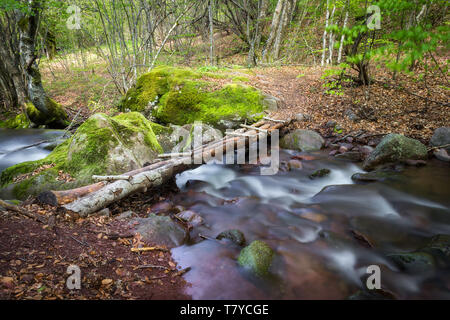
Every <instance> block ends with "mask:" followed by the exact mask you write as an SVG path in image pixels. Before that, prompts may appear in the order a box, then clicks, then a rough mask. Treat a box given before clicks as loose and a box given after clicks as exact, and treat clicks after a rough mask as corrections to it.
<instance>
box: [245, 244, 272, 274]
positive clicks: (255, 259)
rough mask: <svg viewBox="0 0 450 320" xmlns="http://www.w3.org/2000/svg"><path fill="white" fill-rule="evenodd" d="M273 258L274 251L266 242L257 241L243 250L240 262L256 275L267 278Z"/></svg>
mask: <svg viewBox="0 0 450 320" xmlns="http://www.w3.org/2000/svg"><path fill="white" fill-rule="evenodd" d="M273 256H274V252H273V250H272V249H271V248H270V247H269V246H268V245H267V244H266V243H265V242H263V241H260V240H256V241H253V242H252V243H251V244H250V245H249V246H248V247H245V248H244V249H242V250H241V253H240V255H239V258H238V262H239V264H240V265H241V266H243V267H246V268H249V269H251V270H252V271H253V272H254V273H255V274H256V275H258V276H265V275H267V274H268V273H269V269H270V266H271V265H272V260H273Z"/></svg>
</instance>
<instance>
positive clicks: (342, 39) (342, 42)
mask: <svg viewBox="0 0 450 320" xmlns="http://www.w3.org/2000/svg"><path fill="white" fill-rule="evenodd" d="M347 22H348V9H347V11H346V12H345V19H344V29H345V28H346V27H347ZM344 40H345V35H344V34H343V35H342V36H341V43H340V46H339V54H338V60H337V63H341V61H342V50H343V48H344Z"/></svg>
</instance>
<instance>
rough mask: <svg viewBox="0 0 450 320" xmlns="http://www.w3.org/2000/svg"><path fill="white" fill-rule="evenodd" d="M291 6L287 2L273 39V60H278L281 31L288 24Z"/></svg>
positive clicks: (289, 2)
mask: <svg viewBox="0 0 450 320" xmlns="http://www.w3.org/2000/svg"><path fill="white" fill-rule="evenodd" d="M291 5H292V3H291V1H289V0H287V1H286V2H285V4H284V7H283V12H282V15H281V21H280V26H279V28H278V30H277V33H276V37H275V43H274V46H273V53H272V57H273V58H274V59H278V57H279V56H280V46H281V40H282V38H283V31H284V29H285V28H286V26H287V25H288V24H289V17H290V10H291Z"/></svg>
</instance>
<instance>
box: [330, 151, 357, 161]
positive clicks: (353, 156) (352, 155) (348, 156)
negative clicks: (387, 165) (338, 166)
mask: <svg viewBox="0 0 450 320" xmlns="http://www.w3.org/2000/svg"><path fill="white" fill-rule="evenodd" d="M336 159H341V160H347V161H353V162H360V161H361V160H362V159H363V155H362V154H361V153H360V152H358V151H349V152H344V153H341V154H337V155H336Z"/></svg>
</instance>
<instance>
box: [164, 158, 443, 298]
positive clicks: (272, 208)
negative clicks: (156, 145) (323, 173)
mask: <svg viewBox="0 0 450 320" xmlns="http://www.w3.org/2000/svg"><path fill="white" fill-rule="evenodd" d="M292 155H294V153H289V152H286V151H283V152H282V154H281V159H282V160H285V161H286V160H289V159H290V158H291V157H292ZM313 156H314V158H315V159H313V160H310V161H303V169H296V170H293V171H289V172H279V173H278V174H277V175H275V176H261V175H260V174H259V172H260V171H259V168H257V167H253V168H252V167H250V166H240V167H239V166H231V167H230V166H220V165H215V164H211V165H203V166H201V167H198V168H197V169H194V170H191V171H187V172H184V173H182V174H180V175H178V176H177V185H178V187H179V188H181V190H182V192H181V193H180V194H179V195H178V196H177V199H176V200H175V203H177V204H181V205H183V206H184V207H186V208H189V209H190V210H192V211H195V212H197V213H199V214H200V215H201V216H202V217H203V218H204V220H205V225H204V226H201V227H196V228H194V229H193V231H192V232H191V238H192V241H191V243H189V244H187V245H184V246H182V247H178V248H175V249H173V250H172V254H173V257H174V259H175V260H176V261H177V262H178V264H179V265H180V266H181V267H183V268H186V267H192V270H191V271H189V272H188V273H186V275H185V279H186V280H187V282H189V283H190V284H191V285H190V286H189V288H188V289H187V293H189V294H191V295H192V297H193V298H194V299H317V298H318V299H345V298H348V297H349V296H350V295H352V294H354V293H355V292H357V291H358V290H362V289H364V288H365V284H366V280H365V279H367V277H368V276H369V275H368V274H367V273H366V269H367V267H368V266H369V265H378V266H380V268H381V283H382V288H383V289H384V290H385V292H390V293H392V294H393V295H394V296H395V297H397V298H447V299H449V298H450V264H449V263H448V260H445V259H446V258H448V251H447V257H445V255H444V257H443V258H444V260H442V257H433V258H436V259H435V261H436V265H435V266H434V267H429V268H425V270H422V269H421V270H419V271H418V270H417V269H414V268H413V269H412V270H410V269H408V268H407V269H402V268H401V265H399V264H396V263H394V260H393V259H390V258H389V257H388V255H389V254H395V253H405V252H413V251H416V250H419V249H420V248H422V247H424V246H426V244H427V243H429V241H430V238H431V237H432V236H434V235H437V234H447V235H450V189H449V181H450V170H449V166H448V164H446V163H443V162H439V161H434V160H433V161H430V162H429V164H428V165H427V166H425V167H421V168H416V167H414V168H412V167H407V168H405V169H404V171H402V172H401V173H397V174H393V175H392V176H391V177H390V178H389V179H387V180H385V181H383V182H376V183H370V184H355V183H354V182H353V181H352V179H351V176H352V175H353V174H354V173H356V172H363V171H362V169H361V168H360V167H358V166H357V165H355V164H352V163H349V162H343V161H338V160H335V159H333V158H329V157H328V156H327V155H326V154H325V153H317V154H314V155H313ZM322 168H328V169H330V170H331V174H330V175H329V176H327V177H324V178H316V179H314V180H311V179H310V178H309V175H310V174H311V173H312V172H314V171H315V170H317V169H322ZM227 229H239V230H241V231H242V232H243V233H244V234H245V236H246V238H247V243H250V242H251V241H253V240H263V241H265V242H266V243H267V244H269V245H270V246H271V247H272V248H273V249H274V250H275V252H276V258H275V259H274V262H273V263H272V266H271V269H270V270H271V274H270V276H268V277H265V278H260V277H256V276H254V275H252V274H251V273H250V272H249V271H247V270H245V269H243V268H242V267H240V266H239V265H238V263H237V262H236V260H237V257H238V255H239V251H240V248H239V247H238V246H235V245H233V244H231V243H222V242H218V241H213V240H203V241H201V239H200V238H199V237H198V233H200V234H201V235H203V236H208V237H211V238H214V237H215V236H217V235H218V234H219V233H220V232H222V231H224V230H227ZM355 235H357V236H355ZM358 239H359V240H358ZM361 239H363V240H361ZM447 250H448V247H447ZM442 261H444V262H442Z"/></svg>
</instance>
